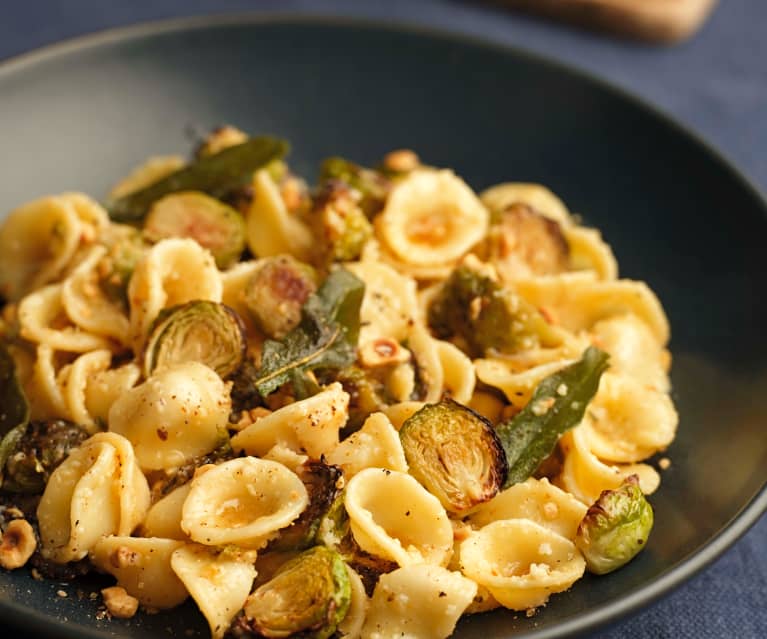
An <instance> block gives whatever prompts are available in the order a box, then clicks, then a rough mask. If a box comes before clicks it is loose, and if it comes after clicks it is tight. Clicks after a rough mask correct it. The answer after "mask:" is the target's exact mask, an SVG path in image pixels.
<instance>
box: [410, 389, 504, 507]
mask: <svg viewBox="0 0 767 639" xmlns="http://www.w3.org/2000/svg"><path fill="white" fill-rule="evenodd" d="M399 436H400V441H401V442H402V448H403V449H404V451H405V458H406V459H407V463H408V466H409V471H408V472H410V474H411V475H413V477H415V478H416V479H417V480H418V481H419V482H421V484H423V486H424V487H425V488H426V489H427V490H428V491H429V492H430V493H431V494H432V495H434V496H436V497H437V498H438V499H439V501H440V502H441V503H442V505H443V506H444V507H445V509H446V510H447V511H448V512H451V513H462V512H465V511H467V510H469V509H470V508H473V507H474V506H477V505H479V504H481V503H482V502H485V501H488V500H490V499H492V498H493V497H494V496H495V494H496V493H497V492H498V490H499V489H500V487H501V485H503V482H504V480H505V479H506V472H507V466H506V456H505V454H504V451H503V446H502V445H501V442H500V441H499V439H498V436H497V435H496V433H495V431H494V430H493V427H492V425H491V424H490V422H488V421H487V420H486V419H485V418H484V417H482V416H481V415H479V414H478V413H475V412H474V411H473V410H471V409H470V408H468V407H466V406H463V405H461V404H459V403H457V402H454V401H452V400H450V399H444V400H442V401H441V402H439V403H438V404H427V405H426V406H424V407H423V408H422V409H421V410H419V411H418V412H417V413H415V414H414V415H412V416H411V417H409V418H408V419H407V420H406V421H405V423H404V424H403V425H402V428H401V429H400V431H399Z"/></svg>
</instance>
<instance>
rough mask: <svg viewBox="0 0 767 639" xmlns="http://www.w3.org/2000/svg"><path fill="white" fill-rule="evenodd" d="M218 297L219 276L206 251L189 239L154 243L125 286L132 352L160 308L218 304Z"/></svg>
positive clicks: (219, 297) (145, 333)
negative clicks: (198, 302)
mask: <svg viewBox="0 0 767 639" xmlns="http://www.w3.org/2000/svg"><path fill="white" fill-rule="evenodd" d="M222 294H223V286H222V283H221V274H220V273H219V272H218V269H217V268H216V262H215V260H214V259H213V256H212V255H211V254H210V252H208V251H207V250H206V249H204V248H202V247H201V246H200V245H199V244H198V243H197V242H195V241H194V240H191V239H182V238H171V239H167V240H162V241H160V242H158V243H157V244H155V245H154V246H153V247H152V248H151V249H150V250H149V251H148V252H147V254H146V255H145V256H144V259H142V260H141V261H140V262H139V263H138V265H137V266H136V270H135V271H134V273H133V276H132V277H131V279H130V285H129V286H128V299H129V301H130V324H131V341H132V343H133V347H134V349H135V350H136V351H137V352H138V351H139V350H140V349H141V347H142V346H143V344H144V340H145V339H146V336H147V333H148V332H149V327H150V326H151V324H152V322H153V321H154V320H155V319H156V318H157V315H158V314H159V313H160V311H161V310H162V309H164V308H167V307H169V306H174V305H176V304H183V303H184V302H189V301H191V300H211V301H213V302H220V301H221V296H222Z"/></svg>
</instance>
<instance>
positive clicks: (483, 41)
mask: <svg viewBox="0 0 767 639" xmlns="http://www.w3.org/2000/svg"><path fill="white" fill-rule="evenodd" d="M253 25H258V26H270V25H287V26H320V27H331V28H338V27H341V28H345V29H355V28H364V29H373V30H377V31H381V32H389V33H393V34H403V33H405V34H409V35H415V36H423V37H425V38H429V39H432V40H440V41H449V42H453V43H457V44H459V45H465V46H470V47H473V48H480V49H485V50H488V51H491V52H495V53H498V54H501V55H506V56H513V57H516V58H519V59H525V60H528V61H530V62H532V63H534V64H536V65H542V66H544V67H547V68H549V69H551V70H553V71H555V72H557V73H563V74H566V75H569V76H571V77H574V78H575V79H577V80H578V81H581V82H585V83H587V84H589V85H591V86H592V87H594V88H596V89H598V90H600V91H604V92H605V93H607V94H608V95H611V96H612V97H616V98H618V99H619V100H621V101H624V102H628V103H631V104H632V105H633V106H635V107H638V108H639V109H640V110H642V111H644V112H646V113H648V114H650V115H651V116H652V117H653V118H655V119H656V120H658V121H659V122H660V123H662V124H663V125H664V126H666V127H668V128H669V129H671V130H672V131H673V132H674V133H675V134H676V135H680V136H682V137H684V138H686V139H687V140H688V141H690V142H692V143H693V144H694V145H695V146H696V147H698V148H699V149H701V150H702V151H703V152H704V153H706V154H708V155H709V157H710V158H711V159H713V160H714V161H715V163H716V164H717V165H718V167H719V169H721V170H722V171H724V172H725V173H726V174H728V177H729V178H730V179H732V180H733V181H734V182H735V183H736V184H737V185H738V186H739V187H740V188H742V189H744V190H745V191H746V192H748V194H749V195H750V196H751V197H752V198H753V199H754V200H755V201H756V202H757V203H758V205H759V206H760V207H761V208H762V210H763V211H762V212H763V214H764V215H765V216H766V217H767V186H765V188H764V189H763V188H761V187H760V186H758V185H757V184H756V183H755V182H754V181H753V180H752V179H751V178H750V177H748V176H747V175H745V174H744V173H743V172H742V171H741V170H739V169H738V168H737V167H736V165H735V164H734V162H732V161H731V160H730V159H729V158H728V157H727V156H726V155H725V153H724V152H723V151H721V150H719V149H718V148H717V147H716V146H714V145H713V144H712V143H710V142H709V141H708V140H707V139H706V138H705V137H704V136H703V135H701V134H700V133H698V132H697V131H695V130H694V129H693V128H691V127H690V126H688V125H686V124H684V123H682V122H681V121H679V120H677V119H676V118H675V117H674V116H672V115H670V114H669V113H668V112H666V111H665V110H664V109H663V108H661V107H659V106H657V105H655V104H653V103H651V102H649V101H647V100H646V99H645V98H643V97H641V96H639V95H637V94H635V93H633V92H632V91H631V90H629V89H626V88H624V87H622V86H621V85H618V84H614V83H613V82H611V81H609V80H607V79H604V78H602V77H600V76H599V75H598V74H596V73H595V72H592V71H590V70H587V69H584V68H581V67H579V66H577V65H575V64H572V63H570V62H563V61H561V60H559V59H557V58H555V57H551V56H548V55H546V54H542V53H538V52H536V51H531V50H528V49H526V48H524V47H522V46H517V45H510V44H506V43H504V42H501V41H499V40H498V39H497V38H496V37H492V36H488V37H483V36H479V35H475V34H471V33H467V32H463V31H460V30H458V29H453V28H445V27H442V26H440V27H435V26H431V25H426V24H423V23H420V22H416V21H409V20H405V19H392V20H388V19H387V20H384V19H381V18H368V17H362V16H344V15H339V14H333V13H312V12H304V11H294V12H283V11H277V12H271V11H270V12H255V11H253V12H237V11H235V12H215V13H210V14H201V15H195V16H186V17H172V18H164V19H159V20H150V21H142V22H138V23H135V24H128V25H122V26H116V27H110V28H106V29H100V30H97V31H94V32H90V33H85V34H82V35H77V36H74V37H71V38H66V39H64V40H60V41H56V42H52V43H49V44H45V45H43V46H40V47H36V48H34V49H31V50H29V51H24V52H21V53H19V54H16V55H13V56H11V57H8V58H5V59H0V85H1V84H2V82H3V81H4V80H5V78H6V77H9V76H12V75H14V74H16V73H19V72H23V71H24V70H25V69H26V68H27V67H31V66H34V65H37V64H45V63H46V62H48V61H51V60H55V59H57V58H59V57H61V56H64V55H67V54H73V53H78V52H82V51H85V50H88V49H92V48H99V47H101V46H108V45H110V44H117V43H120V42H126V41H130V40H139V39H141V38H145V37H156V36H164V35H172V34H176V33H179V32H188V31H203V30H207V29H216V28H227V27H243V26H253ZM765 512H767V476H765V478H764V480H763V482H762V486H761V488H759V489H758V491H757V492H756V493H755V494H754V496H753V497H752V498H751V499H750V500H749V501H748V502H747V503H746V504H744V505H743V506H742V507H741V508H740V509H739V510H738V512H737V513H736V514H735V515H734V516H733V517H732V518H731V519H730V520H729V521H727V522H726V523H725V524H724V525H723V526H722V527H721V528H720V529H719V530H718V531H717V532H716V534H714V535H713V536H712V537H711V538H710V539H709V540H708V541H707V542H706V543H705V544H703V545H702V546H701V547H700V548H699V549H698V550H696V551H694V552H692V553H691V554H689V555H687V556H686V557H684V558H683V559H681V560H680V561H678V562H676V563H674V564H672V565H670V566H669V567H668V568H667V569H666V570H665V571H663V572H662V573H661V574H660V575H659V576H658V577H656V578H655V579H653V580H651V581H649V582H647V583H645V584H643V585H641V586H638V587H636V588H634V589H632V590H630V591H628V592H627V593H625V594H624V595H623V596H622V597H620V598H619V599H618V600H616V601H612V602H609V603H608V604H606V605H605V606H603V607H600V608H596V609H594V610H590V611H587V612H584V613H580V614H577V615H574V616H571V617H568V618H565V619H563V620H562V621H556V622H554V623H553V624H552V625H550V626H548V627H545V628H533V629H530V630H527V629H526V630H524V631H522V632H521V633H519V634H516V635H513V637H515V638H516V639H555V638H557V637H566V636H576V635H580V634H582V633H585V632H588V631H590V630H595V629H597V628H599V627H602V626H606V625H608V624H611V623H614V622H616V621H618V620H620V619H621V618H625V617H628V616H629V615H630V614H635V613H637V612H639V611H640V610H641V609H643V608H646V607H648V606H649V605H650V604H652V603H654V602H655V601H657V600H658V599H660V598H661V597H663V596H664V595H666V594H668V593H669V592H670V591H672V590H673V589H674V588H676V587H679V586H680V585H682V584H683V583H684V582H686V581H688V580H689V579H690V578H691V577H693V576H694V575H695V574H697V573H699V572H700V571H702V570H703V569H704V568H706V567H707V566H709V565H710V564H711V563H713V562H714V561H715V560H716V559H718V558H719V557H720V556H721V555H722V554H723V553H724V552H725V551H726V550H727V549H729V548H730V547H731V546H732V545H733V544H734V543H735V542H736V541H737V540H738V539H739V538H740V537H741V536H743V535H744V534H745V533H746V532H747V531H748V530H749V529H750V528H751V527H752V526H753V525H754V524H755V523H756V522H757V521H758V520H759V519H760V518H761V516H762V515H763V514H764V513H765ZM51 583H53V582H51ZM16 615H22V616H23V623H24V630H26V631H30V632H34V633H35V634H37V633H40V634H42V635H47V636H50V637H52V636H54V635H53V633H54V632H55V633H56V636H58V637H62V638H67V639H70V638H71V639H81V638H83V637H93V638H94V639H102V638H106V637H114V636H116V635H115V634H114V632H113V631H111V630H100V629H98V628H95V627H93V628H87V627H84V626H81V625H80V624H78V625H77V626H76V627H71V626H70V625H69V624H68V623H66V622H65V621H64V620H63V619H61V620H59V619H57V620H55V621H51V618H50V617H49V616H48V615H45V614H42V613H40V612H38V611H36V610H35V609H31V608H29V607H26V606H23V605H20V604H16V603H14V602H9V601H6V600H5V599H4V598H0V618H4V620H5V621H6V622H7V623H10V624H12V625H14V624H17V623H19V622H21V621H22V619H18V618H17V619H14V617H15V616H16Z"/></svg>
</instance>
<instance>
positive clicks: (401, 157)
mask: <svg viewBox="0 0 767 639" xmlns="http://www.w3.org/2000/svg"><path fill="white" fill-rule="evenodd" d="M383 165H384V167H386V168H387V169H388V170H389V171H394V172H395V173H407V172H408V171H412V170H413V169H417V168H418V167H419V166H421V160H420V159H419V158H418V155H416V153H415V151H411V150H410V149H397V150H396V151H390V152H389V153H387V154H386V155H385V156H384V159H383Z"/></svg>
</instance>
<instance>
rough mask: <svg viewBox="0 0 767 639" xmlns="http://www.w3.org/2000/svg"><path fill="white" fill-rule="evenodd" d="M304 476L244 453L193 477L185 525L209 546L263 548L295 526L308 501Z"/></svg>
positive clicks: (183, 521)
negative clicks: (302, 481) (301, 476)
mask: <svg viewBox="0 0 767 639" xmlns="http://www.w3.org/2000/svg"><path fill="white" fill-rule="evenodd" d="M308 499H309V497H308V494H307V492H306V488H305V487H304V485H303V483H301V480H300V479H299V478H298V476H297V475H296V474H295V473H293V472H291V471H290V470H288V469H287V468H285V466H283V465H282V464H278V463H277V462H272V461H267V460H265V459H258V458H257V457H242V458H240V459H232V460H230V461H227V462H224V463H222V464H220V465H218V466H215V467H214V468H211V469H210V470H208V471H207V472H206V473H204V474H202V475H200V476H198V477H196V478H195V479H194V480H192V486H191V489H190V490H189V494H188V495H187V497H186V499H185V500H184V506H183V509H182V515H181V529H182V530H183V531H184V532H186V533H187V534H188V535H189V536H190V537H191V538H192V539H193V540H194V541H196V542H198V543H200V544H205V545H207V546H223V545H225V544H236V545H238V546H240V547H241V548H250V549H255V550H257V549H258V548H261V547H262V546H264V545H265V544H266V542H268V541H269V539H271V538H272V537H274V536H275V534H276V533H277V531H278V530H280V529H281V528H285V527H286V526H289V525H290V524H291V523H292V522H293V520H294V519H295V518H296V517H298V515H299V514H301V511H302V510H303V509H304V508H306V505H307V503H308Z"/></svg>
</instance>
